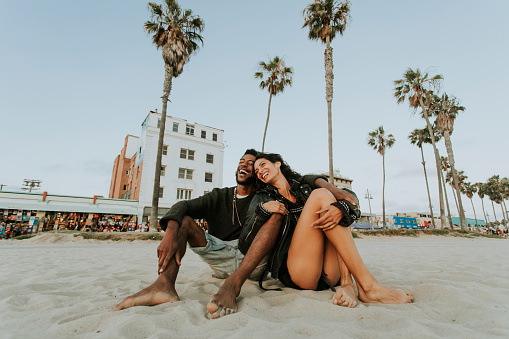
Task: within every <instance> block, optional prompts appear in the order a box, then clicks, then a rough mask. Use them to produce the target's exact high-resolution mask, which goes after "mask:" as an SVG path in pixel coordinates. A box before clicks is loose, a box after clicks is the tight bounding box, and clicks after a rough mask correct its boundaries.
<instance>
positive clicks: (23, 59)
mask: <svg viewBox="0 0 509 339" xmlns="http://www.w3.org/2000/svg"><path fill="white" fill-rule="evenodd" d="M310 2H311V0H306V1H303V0H291V1H290V0H285V1H273V0H272V1H269V0H258V1H227V0H216V1H204V0H201V1H199V0H182V1H180V5H181V6H182V7H183V8H190V9H192V10H193V12H194V14H196V15H199V16H200V17H201V18H202V19H203V20H204V21H205V30H204V31H203V37H204V44H203V46H202V47H201V48H200V50H199V51H198V53H196V54H195V55H193V56H192V57H191V59H190V60H189V62H188V63H187V64H186V66H185V68H184V72H183V73H182V74H181V75H180V76H179V77H178V78H176V79H174V81H173V89H172V92H171V95H170V100H171V103H170V104H169V105H168V115H171V116H174V117H178V118H183V119H187V120H188V121H189V122H197V123H200V124H204V125H208V126H212V127H215V128H219V129H222V130H224V139H225V146H226V148H225V161H224V173H225V175H224V178H223V184H224V185H225V186H233V185H234V184H235V180H234V171H235V168H236V165H237V162H238V159H239V158H240V157H241V156H242V154H243V152H244V150H245V149H247V148H256V149H261V143H262V138H263V130H264V127H265V120H266V116H267V105H268V99H269V94H268V92H267V91H266V90H260V89H259V87H258V85H259V80H257V79H255V78H254V76H253V75H254V73H255V72H256V71H257V64H258V62H259V61H268V60H269V58H273V57H275V56H280V57H283V58H284V59H285V61H286V64H287V66H289V67H293V68H294V77H293V85H292V86H291V87H289V88H287V89H286V90H285V92H284V93H282V94H280V95H279V96H277V97H275V98H273V100H272V106H271V117H270V122H269V127H268V131H267V139H266V146H265V150H266V151H269V152H276V153H280V154H282V155H283V157H284V158H285V160H286V161H287V162H288V163H289V164H290V165H291V166H292V167H293V168H294V169H295V170H297V171H299V172H301V173H320V172H321V173H324V172H327V171H328V150H327V104H326V101H325V79H324V66H323V52H324V48H325V47H324V45H323V44H322V43H320V42H317V41H310V40H309V39H308V38H307V30H306V29H302V25H303V16H302V10H303V9H304V8H305V7H306V5H307V4H308V3H310ZM508 11H509V2H507V1H505V0H498V1H497V0H485V1H482V2H481V1H471V0H447V1H444V0H429V1H409V0H392V1H377V0H352V1H351V21H350V23H349V25H348V27H347V28H346V30H345V32H344V34H343V36H339V35H338V36H337V37H336V39H335V40H333V42H332V47H333V49H334V51H333V62H334V100H333V102H332V113H333V138H334V140H333V151H334V168H335V169H339V170H340V172H341V174H342V175H343V176H345V177H347V178H350V179H352V180H353V183H352V187H353V190H354V191H355V192H356V193H357V195H358V196H359V199H360V202H361V209H362V211H363V212H366V213H368V212H369V207H368V203H367V199H365V193H366V191H367V190H369V192H370V194H371V195H372V196H373V200H371V208H372V212H373V213H377V214H381V213H382V157H381V156H380V155H379V154H377V153H376V152H375V151H374V150H372V149H371V148H370V147H369V146H368V145H367V139H368V133H369V132H370V131H373V130H375V129H376V128H377V127H378V126H380V125H383V126H384V128H385V130H386V132H387V133H392V134H393V135H394V137H395V139H396V142H395V144H394V146H393V147H392V148H391V149H389V150H388V151H387V153H386V161H385V163H386V188H385V200H386V213H387V214H394V213H396V212H419V211H422V212H425V211H428V210H429V207H428V200H427V199H428V198H427V194H426V185H425V181H424V174H423V168H422V164H421V155H420V152H419V149H418V148H417V147H416V146H413V145H411V144H410V143H409V141H408V135H409V134H410V132H411V131H412V130H413V129H415V128H423V127H424V126H425V121H424V120H422V119H421V118H420V117H419V115H417V114H413V113H412V111H411V110H410V109H409V108H408V105H407V104H406V103H405V104H400V105H398V104H397V102H396V100H395V99H394V96H393V94H394V84H393V81H394V80H397V79H400V78H401V77H402V76H403V73H404V72H405V71H406V70H407V69H408V68H409V67H410V68H413V69H416V68H419V69H421V70H422V71H428V72H430V73H431V74H441V75H442V76H443V77H444V81H443V83H442V90H443V91H445V92H447V93H448V94H450V95H454V96H456V97H457V98H458V99H459V100H460V103H461V105H463V106H465V107H466V110H465V112H463V113H461V115H460V116H459V117H458V118H457V120H456V122H455V128H454V133H453V135H452V138H451V140H452V144H453V150H454V156H455V160H456V165H457V168H458V170H463V171H465V174H466V175H467V176H468V181H469V182H485V181H486V180H487V179H488V178H489V177H491V176H492V175H496V174H498V175H500V176H501V177H508V176H509V173H508V172H509V171H508V168H509V159H508V156H507V154H508V152H507V148H508V142H507V125H508V122H509V117H508V115H507V107H506V106H505V104H504V102H505V98H506V96H507V93H508V89H509V88H508V87H509V86H508V84H507V79H508V78H509V68H508V67H507V66H506V64H507V55H509V45H508V44H507V42H508V41H509V29H508V25H509V23H508V21H507V19H506V13H508ZM149 18H150V13H149V10H148V9H147V1H138V0H123V1H121V0H108V1H100V0H91V1H63V0H50V1H36V0H25V1H7V0H0V42H1V50H2V53H0V126H1V133H0V156H1V166H0V184H4V185H7V186H5V187H4V188H3V189H4V190H9V191H16V190H19V189H20V187H21V185H22V182H23V179H38V180H42V187H41V190H44V191H48V192H49V193H50V194H64V195H78V196H93V195H103V196H108V192H109V185H110V178H111V172H112V169H113V161H114V159H115V157H116V156H117V155H118V154H119V153H120V150H121V149H122V146H123V143H124V138H125V136H126V135H127V134H132V135H140V132H141V123H142V122H143V120H144V118H145V117H146V115H147V114H148V112H149V111H150V110H154V109H158V110H159V111H160V110H161V107H162V103H161V99H160V96H161V94H162V85H163V79H164V67H163V61H162V57H161V51H160V50H159V51H158V50H157V49H156V48H155V46H154V45H153V44H152V42H151V39H150V37H149V36H147V34H146V33H145V32H144V30H143V23H144V22H145V21H147V20H148V19H149ZM439 149H440V153H441V155H443V156H445V155H446V150H445V146H444V144H443V141H441V142H440V143H439ZM424 156H425V159H426V166H427V173H428V179H429V182H430V191H431V195H432V204H433V207H434V211H435V213H438V206H439V203H438V193H437V191H438V184H437V175H436V169H435V165H434V158H433V151H432V149H431V146H425V149H424ZM448 190H449V196H450V198H451V196H452V192H451V190H450V188H448ZM473 203H474V206H475V209H476V213H477V217H478V218H479V219H481V218H482V210H481V202H480V199H479V198H477V196H476V197H475V198H474V199H473ZM463 204H464V207H465V210H466V215H467V217H473V216H474V214H473V210H472V206H471V204H470V201H468V199H467V198H466V197H463ZM485 205H486V210H487V212H488V214H489V218H490V220H492V221H493V210H492V209H491V203H490V201H489V200H488V199H485ZM488 207H489V208H488ZM451 209H452V214H453V215H457V211H456V208H455V207H454V202H453V201H452V198H451ZM495 211H496V213H497V217H498V219H499V220H500V219H501V211H500V207H499V206H496V210H495Z"/></svg>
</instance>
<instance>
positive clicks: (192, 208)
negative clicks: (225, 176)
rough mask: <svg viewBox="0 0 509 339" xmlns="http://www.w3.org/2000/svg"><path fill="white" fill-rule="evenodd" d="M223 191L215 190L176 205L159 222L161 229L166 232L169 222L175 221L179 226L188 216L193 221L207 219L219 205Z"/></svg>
mask: <svg viewBox="0 0 509 339" xmlns="http://www.w3.org/2000/svg"><path fill="white" fill-rule="evenodd" d="M220 193H221V189H219V188H215V189H213V190H212V192H210V193H207V194H205V195H202V196H201V197H198V198H195V199H191V200H184V201H179V202H177V203H176V204H174V205H173V206H172V207H171V208H170V210H169V211H168V213H166V215H165V216H164V217H163V218H162V219H161V220H160V221H159V225H160V226H161V229H163V230H165V231H166V227H167V225H168V221H169V220H175V221H176V222H178V224H179V225H181V224H182V219H184V217H185V216H186V215H187V216H189V217H191V218H193V219H207V217H208V216H209V215H210V213H213V212H214V210H215V208H214V206H215V204H217V203H218V200H219V196H220Z"/></svg>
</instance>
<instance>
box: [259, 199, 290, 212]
mask: <svg viewBox="0 0 509 339" xmlns="http://www.w3.org/2000/svg"><path fill="white" fill-rule="evenodd" d="M263 208H265V209H266V210H267V211H269V212H271V213H279V214H282V215H287V214H288V210H287V209H286V207H285V205H283V204H282V203H280V202H279V201H269V202H266V203H264V204H263Z"/></svg>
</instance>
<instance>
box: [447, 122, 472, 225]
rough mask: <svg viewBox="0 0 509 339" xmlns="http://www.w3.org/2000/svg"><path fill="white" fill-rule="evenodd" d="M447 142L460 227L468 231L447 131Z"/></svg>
mask: <svg viewBox="0 0 509 339" xmlns="http://www.w3.org/2000/svg"><path fill="white" fill-rule="evenodd" d="M444 140H445V149H446V150H447V157H448V158H449V164H450V165H451V170H452V181H453V183H454V187H455V188H456V194H457V195H458V207H459V209H458V212H459V217H460V225H461V230H462V231H468V225H467V219H466V218H465V210H464V209H463V203H462V201H461V190H460V183H459V180H458V173H457V172H456V168H455V167H454V154H453V151H452V143H451V137H450V135H449V131H447V130H446V131H445V133H444Z"/></svg>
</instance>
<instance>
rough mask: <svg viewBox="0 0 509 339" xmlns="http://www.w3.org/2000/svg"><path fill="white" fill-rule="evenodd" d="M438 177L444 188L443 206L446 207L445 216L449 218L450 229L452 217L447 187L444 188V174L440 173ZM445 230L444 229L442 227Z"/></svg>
mask: <svg viewBox="0 0 509 339" xmlns="http://www.w3.org/2000/svg"><path fill="white" fill-rule="evenodd" d="M440 177H441V178H442V186H444V194H445V204H446V206H447V215H448V216H449V227H450V228H451V230H452V229H454V228H453V226H452V217H451V208H450V206H449V197H448V196H447V187H446V186H445V179H444V172H442V171H440ZM442 228H445V227H442Z"/></svg>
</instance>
